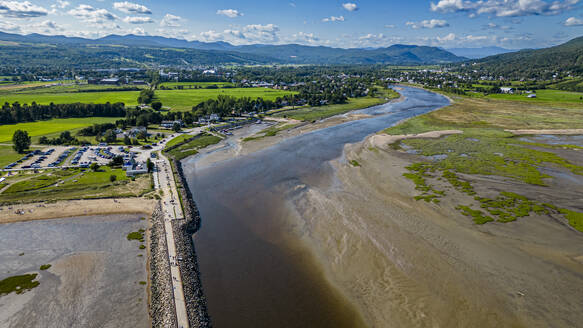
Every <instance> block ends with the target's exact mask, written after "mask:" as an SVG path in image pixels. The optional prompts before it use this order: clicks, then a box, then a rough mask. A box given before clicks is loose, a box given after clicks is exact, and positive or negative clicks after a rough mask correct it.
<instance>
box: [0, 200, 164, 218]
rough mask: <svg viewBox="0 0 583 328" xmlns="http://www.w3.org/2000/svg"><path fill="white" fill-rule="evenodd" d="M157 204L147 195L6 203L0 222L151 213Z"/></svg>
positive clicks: (2, 209) (1, 209)
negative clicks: (147, 197)
mask: <svg viewBox="0 0 583 328" xmlns="http://www.w3.org/2000/svg"><path fill="white" fill-rule="evenodd" d="M155 204H156V201H154V200H151V199H145V198H118V199H116V198H107V199H84V200H65V201H57V202H54V203H45V202H43V203H28V204H13V205H4V206H2V207H0V224H4V223H15V222H26V221H38V220H51V219H62V218H69V217H80V216H96V215H113V214H146V215H148V216H150V215H151V214H152V213H153V212H154V207H155Z"/></svg>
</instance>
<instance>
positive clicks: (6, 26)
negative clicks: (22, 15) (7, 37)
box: [0, 21, 21, 33]
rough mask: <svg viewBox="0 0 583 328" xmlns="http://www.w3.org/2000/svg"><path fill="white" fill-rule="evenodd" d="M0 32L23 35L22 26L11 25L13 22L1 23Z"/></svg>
mask: <svg viewBox="0 0 583 328" xmlns="http://www.w3.org/2000/svg"><path fill="white" fill-rule="evenodd" d="M0 31H4V32H9V33H21V30H20V26H18V25H16V24H14V23H11V22H3V21H0Z"/></svg>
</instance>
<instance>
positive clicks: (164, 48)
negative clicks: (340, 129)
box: [0, 32, 465, 68]
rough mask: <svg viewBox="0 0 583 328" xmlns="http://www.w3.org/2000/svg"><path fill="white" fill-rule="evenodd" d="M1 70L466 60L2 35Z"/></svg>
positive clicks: (412, 52) (431, 53) (413, 49)
mask: <svg viewBox="0 0 583 328" xmlns="http://www.w3.org/2000/svg"><path fill="white" fill-rule="evenodd" d="M0 58H2V62H1V63H0V65H3V66H8V67H41V66H45V67H53V68H55V67H74V68H93V67H97V68H99V67H111V66H114V67H136V66H145V65H150V64H153V65H169V66H184V65H220V64H292V63H297V64H392V65H416V64H443V63H454V62H459V61H462V60H464V59H465V58H463V57H458V56H456V55H454V54H452V53H450V52H448V51H446V50H443V49H440V48H436V47H425V46H414V45H393V46H390V47H387V48H378V49H357V48H352V49H342V48H331V47H323V46H318V47H315V46H305V45H298V44H288V45H246V46H234V45H231V44H229V43H226V42H209V43H205V42H199V41H186V40H179V39H171V38H164V37H157V36H137V35H125V36H119V35H110V36H107V37H104V38H101V39H97V40H91V39H83V38H72V37H65V36H46V35H40V34H30V35H19V34H9V33H2V32H0Z"/></svg>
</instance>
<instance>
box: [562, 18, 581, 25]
mask: <svg viewBox="0 0 583 328" xmlns="http://www.w3.org/2000/svg"><path fill="white" fill-rule="evenodd" d="M564 25H565V26H581V25H583V19H579V18H575V17H569V18H567V20H566V21H565V23H564Z"/></svg>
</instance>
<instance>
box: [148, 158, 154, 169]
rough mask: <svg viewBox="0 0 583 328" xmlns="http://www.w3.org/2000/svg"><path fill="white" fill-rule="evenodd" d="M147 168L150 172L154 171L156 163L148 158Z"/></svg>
mask: <svg viewBox="0 0 583 328" xmlns="http://www.w3.org/2000/svg"><path fill="white" fill-rule="evenodd" d="M146 167H147V168H148V172H152V171H154V163H152V161H151V160H150V159H149V158H148V160H147V161H146Z"/></svg>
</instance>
